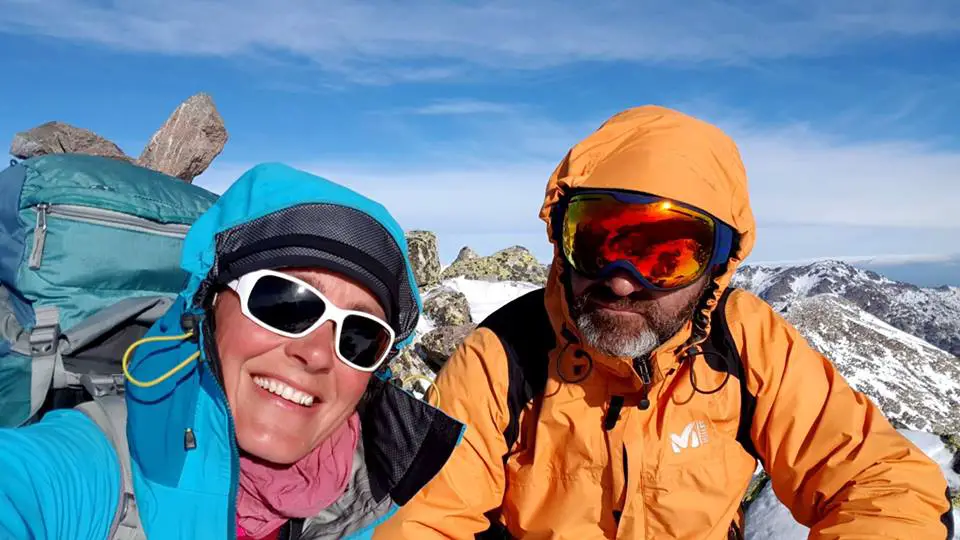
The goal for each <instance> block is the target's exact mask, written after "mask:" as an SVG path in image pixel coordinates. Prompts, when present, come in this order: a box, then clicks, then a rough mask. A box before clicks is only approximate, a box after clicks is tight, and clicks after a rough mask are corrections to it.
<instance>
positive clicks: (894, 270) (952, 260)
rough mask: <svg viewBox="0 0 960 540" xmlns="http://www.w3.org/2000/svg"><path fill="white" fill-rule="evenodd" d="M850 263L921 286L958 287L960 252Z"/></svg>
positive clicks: (959, 281) (959, 282) (959, 279)
mask: <svg viewBox="0 0 960 540" xmlns="http://www.w3.org/2000/svg"><path fill="white" fill-rule="evenodd" d="M851 264H853V265H854V266H856V267H857V268H863V269H864V270H872V271H874V272H876V273H878V274H881V275H884V276H886V277H888V278H890V279H895V280H898V281H905V282H907V283H913V284H914V285H919V286H921V287H940V286H941V285H950V286H953V287H960V254H958V255H953V256H945V257H931V258H927V259H923V258H915V259H904V260H896V259H894V258H889V257H888V258H877V259H872V260H863V261H856V262H851Z"/></svg>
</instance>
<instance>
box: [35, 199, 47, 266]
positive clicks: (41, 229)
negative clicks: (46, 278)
mask: <svg viewBox="0 0 960 540" xmlns="http://www.w3.org/2000/svg"><path fill="white" fill-rule="evenodd" d="M49 208H50V205H49V204H47V203H40V204H38V205H37V222H36V224H34V226H33V249H32V250H31V251H30V269H31V270H36V269H37V268H40V261H41V259H43V245H44V244H45V243H46V241H47V211H48V209H49Z"/></svg>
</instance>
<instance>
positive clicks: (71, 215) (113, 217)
mask: <svg viewBox="0 0 960 540" xmlns="http://www.w3.org/2000/svg"><path fill="white" fill-rule="evenodd" d="M36 212H37V221H36V224H35V226H34V229H33V249H32V250H31V252H30V265H29V266H30V269H31V270H36V269H38V268H40V264H41V263H42V262H43V247H44V245H45V244H46V240H47V218H48V216H55V217H57V218H61V219H69V220H73V221H80V222H83V223H92V224H94V225H101V226H106V227H111V228H114V229H125V230H128V231H135V232H141V233H145V234H153V235H158V236H167V237H170V238H178V239H181V240H182V239H184V238H186V236H187V232H188V231H189V230H190V226H189V225H184V224H181V223H156V222H153V221H150V220H149V219H144V218H139V217H135V216H130V215H127V214H124V213H121V212H116V211H113V210H105V209H103V208H93V207H90V206H79V205H73V204H50V203H39V204H37V206H36Z"/></svg>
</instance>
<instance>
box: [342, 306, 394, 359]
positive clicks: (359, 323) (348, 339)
mask: <svg viewBox="0 0 960 540" xmlns="http://www.w3.org/2000/svg"><path fill="white" fill-rule="evenodd" d="M338 346H339V347H340V354H342V355H343V357H344V358H346V359H347V360H349V361H350V362H353V363H354V364H356V365H357V366H359V367H361V368H365V369H369V368H372V367H373V366H375V365H376V364H377V362H378V361H379V360H380V358H382V357H383V354H384V353H385V352H387V349H389V347H390V332H389V331H388V330H387V328H386V327H385V326H384V325H383V324H382V323H380V322H377V321H375V320H373V319H368V318H367V317H361V316H359V315H347V316H346V317H345V318H344V319H343V328H341V329H340V343H338Z"/></svg>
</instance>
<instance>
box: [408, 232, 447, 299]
mask: <svg viewBox="0 0 960 540" xmlns="http://www.w3.org/2000/svg"><path fill="white" fill-rule="evenodd" d="M406 237H407V249H408V251H409V253H410V265H411V266H412V267H413V275H414V276H415V277H416V279H417V286H418V287H420V288H425V287H432V286H434V285H437V284H438V283H440V252H439V249H438V247H437V235H436V234H434V233H432V232H430V231H409V232H407V234H406Z"/></svg>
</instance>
